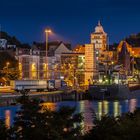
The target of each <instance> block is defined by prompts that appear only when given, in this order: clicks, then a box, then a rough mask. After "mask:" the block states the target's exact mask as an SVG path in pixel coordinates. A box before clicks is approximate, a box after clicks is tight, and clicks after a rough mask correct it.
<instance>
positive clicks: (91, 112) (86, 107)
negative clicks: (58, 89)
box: [0, 97, 140, 131]
mask: <svg viewBox="0 0 140 140" xmlns="http://www.w3.org/2000/svg"><path fill="white" fill-rule="evenodd" d="M44 106H47V107H48V108H50V109H52V110H57V109H59V107H61V106H70V107H76V112H80V113H82V115H83V117H84V121H83V123H82V124H83V127H84V129H85V130H86V131H87V130H89V129H91V128H92V126H93V122H94V120H93V118H94V117H93V116H96V117H97V118H98V119H100V118H101V116H102V115H105V114H108V115H112V116H114V117H116V116H119V115H121V114H123V113H126V112H133V111H134V110H135V108H137V107H140V97H137V98H134V99H130V100H123V101H105V100H104V101H94V100H93V101H88V100H84V101H63V102H57V103H44ZM19 108H20V107H19V106H4V107H0V118H1V119H3V120H4V121H5V124H6V125H7V126H8V127H10V126H11V125H12V124H13V122H14V117H15V115H16V111H17V110H18V109H19Z"/></svg>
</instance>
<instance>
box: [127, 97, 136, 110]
mask: <svg viewBox="0 0 140 140" xmlns="http://www.w3.org/2000/svg"><path fill="white" fill-rule="evenodd" d="M136 107H137V99H131V100H130V101H129V111H130V112H134V111H135V109H136Z"/></svg>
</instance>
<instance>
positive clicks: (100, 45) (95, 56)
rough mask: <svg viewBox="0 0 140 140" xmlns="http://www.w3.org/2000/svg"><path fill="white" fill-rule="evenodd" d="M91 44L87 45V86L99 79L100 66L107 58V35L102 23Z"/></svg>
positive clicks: (92, 34) (93, 34)
mask: <svg viewBox="0 0 140 140" xmlns="http://www.w3.org/2000/svg"><path fill="white" fill-rule="evenodd" d="M90 39H91V43H90V44H85V84H86V85H87V84H88V83H89V84H90V83H92V82H93V81H96V80H97V79H98V70H99V64H100V62H101V61H102V59H104V58H105V54H104V51H106V50H107V34H106V33H105V32H104V29H103V27H102V25H101V23H100V21H99V22H98V25H97V26H96V27H95V31H94V32H93V33H91V38H90Z"/></svg>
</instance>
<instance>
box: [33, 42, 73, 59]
mask: <svg viewBox="0 0 140 140" xmlns="http://www.w3.org/2000/svg"><path fill="white" fill-rule="evenodd" d="M61 44H64V45H65V46H66V47H67V49H69V50H71V44H69V43H63V42H62V41H53V42H49V43H48V46H47V48H48V49H47V50H48V56H53V55H54V53H55V51H56V49H57V48H58V47H59V46H60V45H61ZM32 48H35V49H39V50H42V51H45V50H46V43H45V42H44V43H38V42H34V43H33V47H32Z"/></svg>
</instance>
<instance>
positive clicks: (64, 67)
mask: <svg viewBox="0 0 140 140" xmlns="http://www.w3.org/2000/svg"><path fill="white" fill-rule="evenodd" d="M84 67H85V56H84V54H83V53H76V52H71V53H62V54H61V76H62V77H64V80H65V81H66V82H67V83H68V85H69V86H73V87H77V88H78V87H79V86H82V85H84V72H85V71H84V70H85V69H84Z"/></svg>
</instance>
